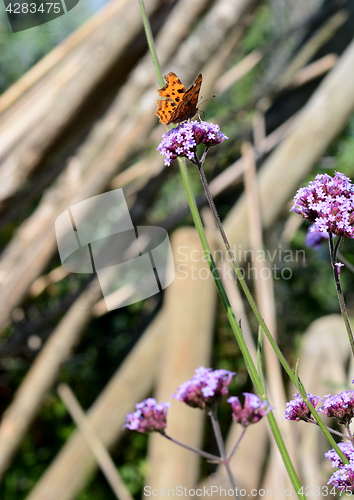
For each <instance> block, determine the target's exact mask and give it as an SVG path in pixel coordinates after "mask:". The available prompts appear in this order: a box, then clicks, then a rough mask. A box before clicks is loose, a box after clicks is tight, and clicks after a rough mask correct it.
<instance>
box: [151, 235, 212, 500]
mask: <svg viewBox="0 0 354 500" xmlns="http://www.w3.org/2000/svg"><path fill="white" fill-rule="evenodd" d="M172 247H173V249H174V250H175V251H174V255H175V259H176V260H175V268H176V277H175V280H174V282H173V283H172V284H171V285H170V286H169V288H168V289H167V290H166V302H165V306H164V307H165V312H166V331H165V335H164V339H163V344H162V346H161V347H162V352H161V364H160V371H159V377H158V380H157V387H156V394H155V397H156V399H157V401H165V402H166V401H170V402H171V404H172V407H171V408H170V409H169V412H168V427H167V434H168V435H170V436H172V437H173V438H175V439H177V440H179V441H181V442H183V443H186V444H188V445H189V446H193V447H196V448H200V447H201V445H202V437H203V422H204V417H205V415H204V412H202V411H199V410H196V409H194V408H190V407H188V406H187V405H184V404H183V403H180V402H178V401H176V400H174V399H171V396H172V394H173V393H174V392H175V390H176V389H177V387H178V386H179V385H180V384H181V383H183V382H185V381H186V380H188V379H189V378H190V377H191V376H192V375H193V373H194V370H195V369H196V368H198V367H199V366H205V367H209V366H210V356H211V350H212V338H213V331H214V319H215V318H214V316H215V308H216V299H217V295H216V288H215V285H214V281H213V279H212V276H211V274H210V271H209V268H208V266H207V264H206V262H205V261H203V260H202V258H203V252H202V249H201V246H200V241H199V237H198V234H197V231H196V230H195V229H194V228H182V229H178V230H177V231H176V232H175V233H174V234H173V238H172ZM213 249H214V247H213V245H211V250H212V251H213ZM178 257H180V260H178ZM199 462H200V457H199V456H198V455H196V454H195V453H192V452H190V451H189V450H186V449H184V448H182V447H180V446H177V445H175V444H174V443H171V442H170V441H167V440H166V439H163V438H162V437H161V436H160V435H157V434H152V435H151V436H150V442H149V467H150V469H151V473H150V475H149V477H148V478H147V480H146V484H147V485H148V486H150V487H151V488H157V490H160V489H165V490H166V491H167V490H168V489H169V488H172V489H175V488H176V487H177V486H179V485H183V487H185V486H186V487H187V488H193V487H195V485H196V483H197V480H198V476H199Z"/></svg>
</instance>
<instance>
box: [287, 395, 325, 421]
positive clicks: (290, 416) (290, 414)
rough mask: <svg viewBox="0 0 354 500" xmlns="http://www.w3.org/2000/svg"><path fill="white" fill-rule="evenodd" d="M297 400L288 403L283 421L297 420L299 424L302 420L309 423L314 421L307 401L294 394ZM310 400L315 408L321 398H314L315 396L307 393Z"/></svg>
mask: <svg viewBox="0 0 354 500" xmlns="http://www.w3.org/2000/svg"><path fill="white" fill-rule="evenodd" d="M294 396H295V399H292V400H291V401H289V402H288V403H286V405H285V406H286V410H285V412H284V417H283V420H285V419H287V420H295V421H296V422H299V421H300V420H304V421H305V422H308V421H309V420H313V416H312V415H311V412H310V410H309V409H308V407H307V405H306V403H305V401H304V400H303V399H302V397H301V396H300V394H294ZM307 396H308V398H309V400H310V401H311V404H312V406H313V407H314V408H316V405H317V403H318V401H319V400H320V398H319V397H318V396H314V395H313V394H310V393H307Z"/></svg>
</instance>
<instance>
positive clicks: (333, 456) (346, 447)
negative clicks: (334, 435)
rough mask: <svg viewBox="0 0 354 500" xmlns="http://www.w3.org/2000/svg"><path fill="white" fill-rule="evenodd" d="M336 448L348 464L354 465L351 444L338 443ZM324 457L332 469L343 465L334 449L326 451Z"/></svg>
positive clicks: (353, 450)
mask: <svg viewBox="0 0 354 500" xmlns="http://www.w3.org/2000/svg"><path fill="white" fill-rule="evenodd" d="M338 446H339V448H340V450H341V451H342V452H343V454H344V456H345V457H346V458H347V459H348V460H349V462H350V463H354V448H353V445H352V443H350V442H349V441H344V442H343V443H338ZM325 457H326V458H328V459H329V460H330V461H331V464H332V467H343V466H344V465H345V464H344V463H343V461H342V459H341V458H340V457H339V455H338V453H337V452H336V451H335V449H334V448H332V449H331V450H329V451H327V453H325Z"/></svg>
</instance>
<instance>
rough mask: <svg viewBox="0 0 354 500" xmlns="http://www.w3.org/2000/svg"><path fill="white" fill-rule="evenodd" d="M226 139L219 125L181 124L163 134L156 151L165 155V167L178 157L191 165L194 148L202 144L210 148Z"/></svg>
mask: <svg viewBox="0 0 354 500" xmlns="http://www.w3.org/2000/svg"><path fill="white" fill-rule="evenodd" d="M225 139H228V137H226V135H225V134H224V133H223V132H221V130H220V127H219V125H216V124H214V123H208V122H203V121H200V122H199V121H191V122H183V123H181V124H180V125H178V127H175V128H173V129H172V130H170V131H169V132H166V134H163V136H162V141H161V143H160V144H159V146H158V148H157V150H158V151H160V153H161V154H162V155H165V157H166V158H165V165H167V166H168V165H170V164H171V162H172V160H175V159H176V158H178V157H183V156H184V157H186V158H188V159H189V160H190V161H192V162H193V163H195V159H196V156H195V155H196V148H197V146H198V145H199V144H204V145H205V147H206V148H211V147H212V146H216V145H218V144H220V143H221V142H223V141H224V140H225Z"/></svg>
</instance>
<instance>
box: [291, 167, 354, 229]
mask: <svg viewBox="0 0 354 500" xmlns="http://www.w3.org/2000/svg"><path fill="white" fill-rule="evenodd" d="M291 210H293V211H294V212H296V213H298V214H299V215H301V216H302V217H303V218H304V219H306V220H308V221H310V222H313V223H314V224H313V226H312V231H319V232H322V233H324V232H328V233H332V234H334V235H336V236H343V237H344V238H352V237H353V236H354V185H353V184H352V183H351V182H350V179H349V178H348V177H346V176H345V175H344V174H341V173H339V172H336V173H335V176H334V177H333V178H332V177H331V176H330V175H328V174H319V175H317V176H316V178H315V180H314V181H312V182H310V184H309V185H308V186H307V187H303V188H300V189H299V190H298V192H297V193H296V196H295V198H294V204H293V206H292V208H291Z"/></svg>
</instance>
